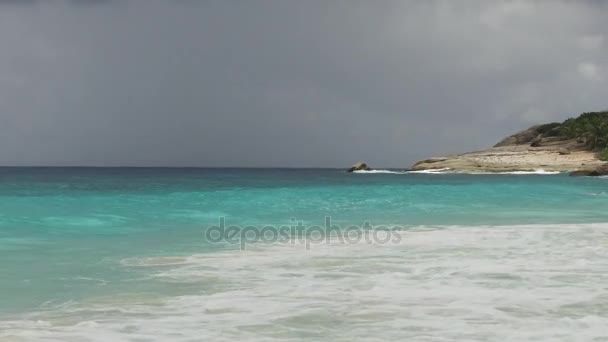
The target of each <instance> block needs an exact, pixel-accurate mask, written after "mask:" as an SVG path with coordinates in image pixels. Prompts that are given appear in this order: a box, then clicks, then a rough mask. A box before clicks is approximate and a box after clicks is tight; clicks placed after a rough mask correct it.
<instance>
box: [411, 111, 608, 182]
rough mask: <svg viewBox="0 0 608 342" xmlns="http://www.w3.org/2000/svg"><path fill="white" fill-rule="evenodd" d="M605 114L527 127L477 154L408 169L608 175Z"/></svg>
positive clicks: (607, 117)
mask: <svg viewBox="0 0 608 342" xmlns="http://www.w3.org/2000/svg"><path fill="white" fill-rule="evenodd" d="M607 147H608V112H595V113H585V114H582V115H581V116H579V117H578V118H576V119H569V120H566V121H565V122H563V123H551V124H546V125H538V126H533V127H530V128H529V129H526V130H524V131H521V132H518V133H516V134H513V135H511V136H509V137H506V138H504V139H503V140H501V141H500V142H499V143H497V144H496V145H494V146H493V147H491V148H489V149H486V150H482V151H476V152H467V153H462V154H454V155H448V156H444V157H435V158H429V159H425V160H421V161H418V162H417V163H415V164H414V165H413V166H412V167H411V169H412V170H414V171H420V170H439V169H449V170H450V171H464V172H517V171H538V170H543V171H562V172H564V171H568V172H574V171H577V172H576V173H575V174H574V175H603V174H608V169H607V168H606V166H605V164H606V162H605V161H603V160H602V159H606V154H607V151H608V149H607Z"/></svg>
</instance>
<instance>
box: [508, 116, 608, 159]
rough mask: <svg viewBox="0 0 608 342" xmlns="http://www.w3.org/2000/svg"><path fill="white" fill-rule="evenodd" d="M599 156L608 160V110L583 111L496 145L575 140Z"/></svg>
mask: <svg viewBox="0 0 608 342" xmlns="http://www.w3.org/2000/svg"><path fill="white" fill-rule="evenodd" d="M574 139H576V141H577V142H578V143H580V144H582V145H583V146H584V147H585V148H586V149H588V150H590V151H596V152H598V157H599V158H600V159H602V160H608V111H603V112H590V113H583V114H581V115H579V116H578V117H577V118H570V119H568V120H566V121H564V122H561V123H559V122H553V123H549V124H545V125H540V126H534V127H532V128H530V129H528V130H526V131H523V132H520V133H518V134H515V135H513V136H511V137H508V138H506V139H505V140H503V141H501V142H500V143H498V144H497V145H496V146H504V145H511V144H522V143H530V144H531V145H532V146H539V145H540V144H541V143H543V142H546V141H560V140H574Z"/></svg>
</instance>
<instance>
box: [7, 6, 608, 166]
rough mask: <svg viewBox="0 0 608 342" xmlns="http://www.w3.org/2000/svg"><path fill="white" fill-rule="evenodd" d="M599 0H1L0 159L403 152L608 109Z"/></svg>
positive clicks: (65, 161)
mask: <svg viewBox="0 0 608 342" xmlns="http://www.w3.org/2000/svg"><path fill="white" fill-rule="evenodd" d="M607 16H608V7H606V6H604V5H603V4H602V3H600V2H596V1H589V2H570V1H567V2H566V1H564V2H559V1H540V2H525V1H508V2H507V1H505V2H489V1H466V2H451V1H374V2H372V1H346V0H344V1H337V0H336V1H315V0H312V1H282V0H274V1H265V0H257V1H200V2H197V1H186V0H181V1H122V2H119V1H108V0H106V1H101V0H80V1H78V0H73V1H61V0H57V1H45V2H43V1H25V2H21V1H7V0H3V1H0V43H1V44H2V47H1V48H0V118H1V123H0V144H1V146H2V148H1V149H0V164H2V165H99V166H113V165H123V166H125V165H154V166H290V167H297V166H311V167H324V166H326V167H342V166H345V165H350V164H351V163H352V162H354V161H357V160H365V161H367V162H368V163H369V164H371V165H373V166H386V167H407V166H409V165H410V164H411V163H412V162H413V161H415V160H416V159H418V158H422V157H426V156H430V155H437V154H444V153H452V152H458V151H465V150H471V149H478V148H483V147H486V146H488V145H492V144H493V143H495V142H496V141H497V140H499V139H500V138H501V137H503V136H504V135H507V134H509V133H511V132H513V131H515V130H518V129H522V128H525V127H527V126H530V125H532V124H535V123H543V122H547V121H555V120H563V119H565V118H567V117H569V116H573V115H576V114H578V113H579V112H582V111H590V110H600V109H606V108H608V101H607V100H606V99H608V57H606V56H608V25H606V24H605V18H606V17H607Z"/></svg>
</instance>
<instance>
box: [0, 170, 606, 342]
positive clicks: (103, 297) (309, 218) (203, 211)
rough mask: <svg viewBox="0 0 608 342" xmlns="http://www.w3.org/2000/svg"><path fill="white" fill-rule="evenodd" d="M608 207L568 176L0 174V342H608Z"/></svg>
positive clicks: (600, 182) (592, 186) (593, 189)
mask: <svg viewBox="0 0 608 342" xmlns="http://www.w3.org/2000/svg"><path fill="white" fill-rule="evenodd" d="M607 207H608V181H607V180H606V179H592V178H569V177H567V176H565V175H455V174H451V175H441V174H405V173H395V174H346V173H343V172H341V171H340V170H293V169H284V170H282V169H269V170H264V169H18V168H11V169H0V274H2V280H1V281H0V303H2V304H1V305H0V340H18V341H21V340H26V341H29V340H33V341H39V340H49V341H51V340H52V341H66V340H75V341H81V340H82V341H108V340H113V341H121V340H124V341H141V340H170V341H182V340H183V341H189V340H190V341H191V340H235V339H241V340H254V341H269V340H294V341H295V340H341V341H352V340H369V341H373V340H378V341H379V340H389V339H403V338H407V339H408V340H414V341H442V340H445V341H453V340H462V341H471V340H476V341H505V340H515V341H522V340H542V341H546V340H551V341H554V340H555V341H572V340H575V341H593V340H594V339H595V340H598V341H602V340H608V330H607V328H606V327H608V292H607V291H606V284H608V281H607V280H608V258H607V255H606V246H608V224H605V222H608V212H606V208H607ZM222 217H223V218H224V220H225V222H226V224H227V225H239V226H246V225H253V226H255V227H262V226H265V225H274V226H275V227H279V226H281V225H293V224H294V222H299V221H300V220H301V221H302V222H303V225H305V226H306V227H307V228H310V226H311V225H320V226H323V225H324V223H325V220H326V217H330V218H331V222H332V224H333V225H337V226H340V227H341V228H345V227H346V226H348V225H362V224H363V222H365V221H369V222H370V223H371V225H372V226H374V227H375V229H376V230H372V231H376V232H380V233H387V234H390V237H391V239H390V241H388V242H385V243H382V241H379V239H378V238H376V239H372V241H366V240H365V239H354V240H349V241H350V242H348V241H346V242H345V241H341V240H340V237H339V236H335V235H336V234H335V233H336V232H335V231H334V234H333V235H332V237H331V238H328V239H316V240H315V239H312V238H311V237H308V238H303V237H301V236H300V237H298V236H292V235H290V236H287V239H284V240H278V241H275V240H272V239H271V240H265V241H259V242H250V243H249V242H248V243H247V244H245V245H241V244H239V243H235V244H233V243H227V242H222V243H212V242H210V241H208V239H207V238H206V237H208V236H206V234H205V232H206V231H207V229H208V228H209V227H210V226H212V225H219V221H220V218H222ZM294 219H295V220H294ZM380 225H386V226H388V227H390V228H391V229H392V228H395V230H393V231H389V232H386V231H382V230H378V229H379V228H378V226H380ZM395 226H397V227H395ZM358 232H360V233H361V234H363V233H362V232H364V230H359V231H358ZM378 236H380V235H378ZM378 236H376V237H378ZM342 240H343V239H342ZM241 247H244V249H242V248H241Z"/></svg>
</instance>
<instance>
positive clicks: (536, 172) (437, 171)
mask: <svg viewBox="0 0 608 342" xmlns="http://www.w3.org/2000/svg"><path fill="white" fill-rule="evenodd" d="M408 173H425V174H467V175H557V174H560V172H559V171H545V170H542V169H538V170H534V171H509V172H487V171H462V170H452V169H449V168H445V169H429V170H419V171H408Z"/></svg>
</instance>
